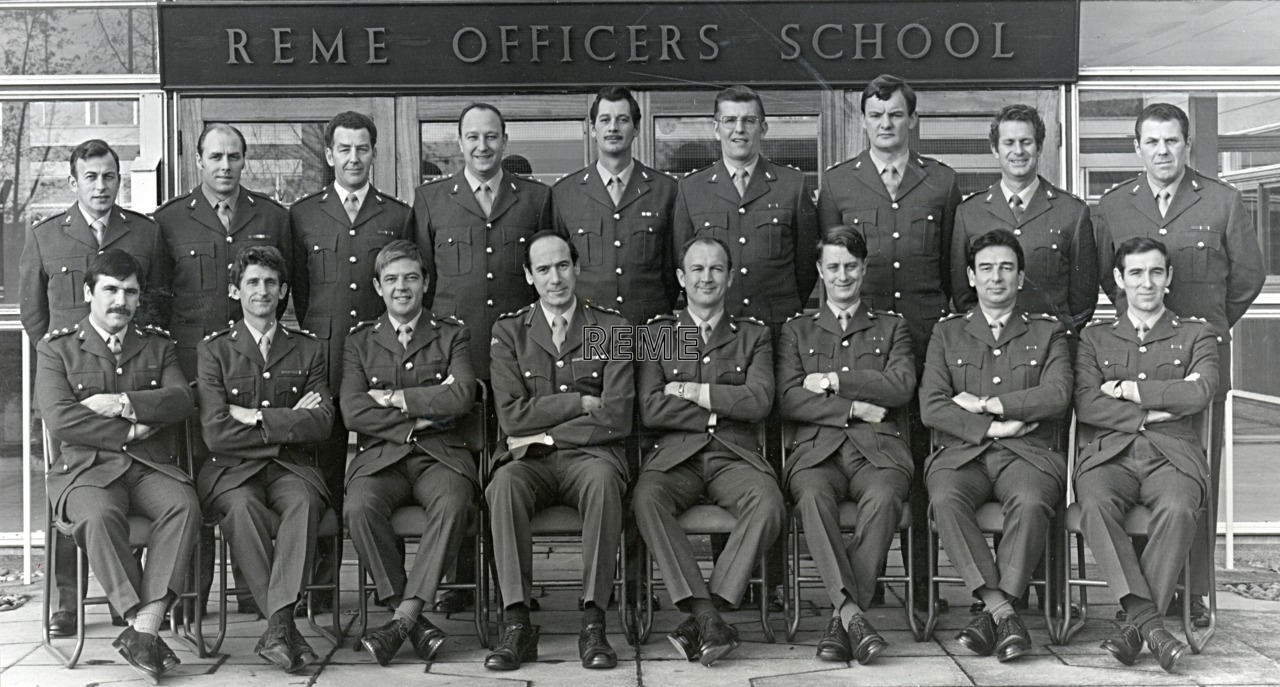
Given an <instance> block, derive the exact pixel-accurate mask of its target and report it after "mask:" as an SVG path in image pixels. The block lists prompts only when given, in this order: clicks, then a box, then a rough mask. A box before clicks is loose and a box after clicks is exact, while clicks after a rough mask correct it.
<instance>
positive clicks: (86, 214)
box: [76, 202, 115, 227]
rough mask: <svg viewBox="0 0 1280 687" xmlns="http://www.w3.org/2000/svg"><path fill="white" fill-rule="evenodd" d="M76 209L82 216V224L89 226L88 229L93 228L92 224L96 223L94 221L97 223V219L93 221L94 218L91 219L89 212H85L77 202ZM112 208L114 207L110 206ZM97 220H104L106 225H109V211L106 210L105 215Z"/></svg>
mask: <svg viewBox="0 0 1280 687" xmlns="http://www.w3.org/2000/svg"><path fill="white" fill-rule="evenodd" d="M76 207H78V208H80V214H81V215H83V216H84V223H85V224H87V225H89V226H90V227H92V226H93V223H94V222H96V221H98V220H97V219H94V217H93V216H92V215H90V214H89V211H88V210H85V209H84V206H83V205H81V204H80V203H79V202H77V203H76ZM112 207H115V206H112ZM98 219H104V220H106V221H107V224H111V211H110V210H107V214H105V215H103V216H102V217H100V218H98Z"/></svg>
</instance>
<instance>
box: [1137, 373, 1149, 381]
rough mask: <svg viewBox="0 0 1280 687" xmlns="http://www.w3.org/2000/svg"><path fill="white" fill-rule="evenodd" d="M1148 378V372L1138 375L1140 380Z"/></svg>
mask: <svg viewBox="0 0 1280 687" xmlns="http://www.w3.org/2000/svg"><path fill="white" fill-rule="evenodd" d="M1146 378H1147V373H1146V372H1139V373H1138V379H1146Z"/></svg>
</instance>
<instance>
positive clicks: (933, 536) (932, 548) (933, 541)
mask: <svg viewBox="0 0 1280 687" xmlns="http://www.w3.org/2000/svg"><path fill="white" fill-rule="evenodd" d="M925 572H926V573H927V574H928V576H929V578H928V585H929V612H928V615H927V616H926V617H925V621H924V636H925V638H926V639H929V638H932V637H933V630H934V628H936V627H937V626H938V583H937V582H936V578H937V576H938V534H937V533H936V532H934V531H933V528H932V527H930V528H929V568H928V569H927V570H926V571H925ZM908 584H910V583H908Z"/></svg>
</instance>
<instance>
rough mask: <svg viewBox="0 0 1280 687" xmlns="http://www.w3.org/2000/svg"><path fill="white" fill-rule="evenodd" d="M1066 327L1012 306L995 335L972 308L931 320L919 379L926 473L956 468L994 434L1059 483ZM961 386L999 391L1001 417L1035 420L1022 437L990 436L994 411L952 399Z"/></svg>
mask: <svg viewBox="0 0 1280 687" xmlns="http://www.w3.org/2000/svg"><path fill="white" fill-rule="evenodd" d="M1071 383H1072V370H1071V354H1070V352H1069V351H1068V348H1067V330H1066V327H1064V326H1063V325H1062V324H1061V323H1060V322H1058V321H1057V320H1055V319H1053V318H1052V317H1050V316H1048V315H1027V314H1026V313H1024V312H1022V311H1020V310H1016V309H1015V310H1014V311H1013V313H1012V314H1011V315H1010V316H1009V319H1008V321H1007V322H1006V323H1005V326H1004V328H1003V330H1002V331H1001V333H1000V339H999V340H998V341H997V340H996V339H995V338H993V336H992V332H991V327H990V326H989V325H988V324H987V318H986V317H985V316H984V315H983V314H982V311H981V310H980V309H978V308H974V309H973V310H970V311H969V312H968V313H966V314H965V315H953V316H951V317H948V318H946V319H944V320H943V321H942V322H939V323H938V326H936V327H934V330H933V338H932V339H931V340H930V341H929V356H928V358H926V360H925V366H924V376H923V377H922V378H921V380H920V416H921V419H922V420H923V421H924V424H925V426H926V427H928V428H930V429H932V430H934V452H933V454H932V455H931V456H929V459H928V461H927V462H926V464H925V470H926V474H928V473H931V472H933V471H934V470H942V469H955V468H958V467H960V466H962V465H964V464H966V463H968V462H969V461H971V460H975V459H977V458H979V457H981V456H982V455H983V454H984V453H986V451H987V449H988V448H991V446H992V445H994V444H996V443H997V442H998V443H999V444H1000V445H1001V446H1004V447H1005V448H1007V449H1009V450H1011V451H1013V452H1014V453H1016V454H1018V455H1019V456H1021V457H1022V458H1024V459H1026V460H1027V461H1029V462H1030V463H1031V464H1032V465H1035V466H1036V467H1037V468H1039V469H1040V470H1041V471H1043V472H1045V473H1046V474H1048V475H1051V476H1052V477H1054V478H1056V479H1058V480H1059V481H1061V482H1064V483H1065V479H1066V470H1067V463H1066V457H1065V455H1064V451H1063V450H1062V449H1061V448H1060V447H1059V446H1058V439H1057V437H1058V422H1059V421H1061V419H1062V416H1063V414H1065V413H1066V411H1067V408H1068V407H1070V405H1071V389H1072V386H1071ZM963 391H967V392H969V393H971V394H973V395H974V396H977V397H979V398H981V397H983V396H989V397H992V398H999V399H1000V403H1001V404H1003V405H1004V415H1003V418H1002V419H1006V420H1021V421H1022V422H1026V423H1032V422H1036V423H1039V426H1038V427H1036V429H1035V430H1034V431H1032V432H1030V433H1028V434H1025V435H1023V436H1021V437H1013V438H1008V439H989V438H987V437H986V433H987V428H988V427H990V426H991V423H992V422H993V421H994V420H996V418H995V417H994V416H992V415H985V414H977V413H970V412H969V411H967V410H965V409H963V408H961V407H960V406H959V405H957V404H956V403H955V401H953V400H951V399H952V397H954V396H955V395H957V394H959V393H961V392H963Z"/></svg>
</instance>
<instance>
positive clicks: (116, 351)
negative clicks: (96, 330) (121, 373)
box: [107, 334, 124, 363]
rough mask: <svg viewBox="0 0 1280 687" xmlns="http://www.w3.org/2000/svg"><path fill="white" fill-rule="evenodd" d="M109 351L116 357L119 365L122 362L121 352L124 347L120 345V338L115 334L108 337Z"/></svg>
mask: <svg viewBox="0 0 1280 687" xmlns="http://www.w3.org/2000/svg"><path fill="white" fill-rule="evenodd" d="M107 350H109V351H111V353H112V354H113V355H115V357H116V363H119V362H120V351H122V350H124V347H123V346H121V345H120V337H118V336H116V335H115V334H112V335H111V336H108V337H107Z"/></svg>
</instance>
